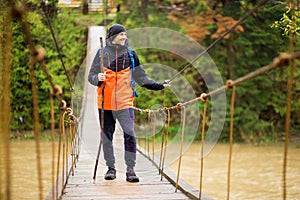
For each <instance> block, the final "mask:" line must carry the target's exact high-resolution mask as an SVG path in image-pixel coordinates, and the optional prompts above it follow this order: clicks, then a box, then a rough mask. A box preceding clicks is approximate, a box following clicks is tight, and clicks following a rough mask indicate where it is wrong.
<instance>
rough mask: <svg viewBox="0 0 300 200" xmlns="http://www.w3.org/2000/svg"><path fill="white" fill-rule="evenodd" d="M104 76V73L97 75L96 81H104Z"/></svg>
mask: <svg viewBox="0 0 300 200" xmlns="http://www.w3.org/2000/svg"><path fill="white" fill-rule="evenodd" d="M105 76H106V73H105V72H104V73H99V74H98V80H99V81H102V82H104V81H105V79H106V77H105Z"/></svg>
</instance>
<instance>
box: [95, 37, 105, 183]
mask: <svg viewBox="0 0 300 200" xmlns="http://www.w3.org/2000/svg"><path fill="white" fill-rule="evenodd" d="M100 61H101V69H100V71H101V72H102V73H104V52H103V40H102V37H100ZM104 87H105V81H103V83H102V92H101V93H102V108H101V124H100V129H101V132H100V144H99V148H98V153H97V158H96V164H95V168H94V176H93V180H94V181H95V180H96V173H97V168H98V162H99V157H100V152H101V146H102V134H103V133H104V132H103V129H104Z"/></svg>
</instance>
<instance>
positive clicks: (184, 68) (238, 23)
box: [169, 0, 268, 81]
mask: <svg viewBox="0 0 300 200" xmlns="http://www.w3.org/2000/svg"><path fill="white" fill-rule="evenodd" d="M267 1H268V0H262V1H260V2H259V3H258V4H257V5H256V6H254V7H253V8H252V10H250V11H249V12H248V13H247V14H246V15H245V16H244V17H242V18H241V19H240V20H238V21H237V22H236V23H235V24H234V25H233V26H231V27H230V28H229V29H228V30H227V31H225V32H224V33H223V34H222V35H220V36H219V38H218V39H216V40H215V41H214V42H213V43H211V44H210V45H209V46H208V47H207V48H206V49H205V50H203V51H202V52H201V53H200V54H199V55H198V56H196V57H195V58H194V59H193V60H192V61H191V62H189V63H188V64H186V65H185V66H184V67H183V68H182V69H181V70H180V71H179V72H177V73H176V74H175V75H174V76H173V77H172V78H170V79H169V80H170V81H172V80H174V79H175V78H176V77H177V76H179V75H180V74H181V73H182V72H183V71H184V70H186V69H187V68H188V67H190V66H191V65H192V64H194V63H195V62H196V61H197V60H198V59H199V58H200V57H201V56H203V55H204V54H205V53H207V52H208V51H209V50H210V49H211V48H213V47H214V46H215V45H216V44H217V43H218V42H220V41H221V40H222V39H223V38H224V37H225V36H226V35H228V34H229V33H231V32H232V31H233V30H234V29H235V28H236V27H237V26H238V25H240V24H242V23H243V22H244V21H245V20H246V19H247V18H248V17H249V16H250V15H251V14H252V13H254V12H255V11H256V10H257V9H258V8H259V7H260V6H261V5H263V4H264V3H266V2H267Z"/></svg>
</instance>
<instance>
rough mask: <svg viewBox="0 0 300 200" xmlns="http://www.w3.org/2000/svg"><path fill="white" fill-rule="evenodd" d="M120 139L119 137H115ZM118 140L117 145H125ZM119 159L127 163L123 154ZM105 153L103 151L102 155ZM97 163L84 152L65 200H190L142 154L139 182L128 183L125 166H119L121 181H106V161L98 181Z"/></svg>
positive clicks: (101, 165)
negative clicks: (161, 175) (94, 179)
mask: <svg viewBox="0 0 300 200" xmlns="http://www.w3.org/2000/svg"><path fill="white" fill-rule="evenodd" d="M115 139H116V138H115ZM121 141H122V140H120V139H118V140H117V141H116V142H115V145H117V143H119V142H121ZM118 152H119V153H118V155H116V159H117V160H119V161H120V160H121V161H123V160H124V159H123V154H122V153H121V151H118ZM101 153H103V152H101ZM94 165H95V160H94V159H93V158H92V157H91V156H90V154H89V152H88V151H86V150H85V149H84V148H83V149H82V150H81V153H80V157H79V161H78V163H77V167H76V169H75V173H74V176H70V177H69V180H68V184H67V185H66V188H65V191H64V195H63V196H62V200H77V199H78V200H79V199H129V198H130V199H190V198H188V197H187V196H185V195H184V194H183V193H182V192H181V191H179V190H178V191H177V192H175V188H174V186H173V185H172V184H171V183H170V182H169V181H167V180H166V179H163V180H162V181H161V180H160V175H159V174H158V170H157V169H156V167H155V166H154V165H153V164H152V163H151V162H150V161H149V160H148V159H147V158H145V157H144V156H143V155H142V154H140V153H138V154H137V165H136V168H135V169H136V174H137V175H138V176H139V178H140V182H138V183H129V182H127V181H126V175H125V170H124V169H125V168H124V167H125V165H124V166H123V165H122V164H121V162H118V163H117V165H116V169H117V178H116V179H115V180H112V181H107V180H104V173H105V172H106V170H107V167H106V166H104V164H103V162H101V163H100V165H99V166H98V171H97V178H96V181H95V182H94V181H93V179H92V177H93V169H94Z"/></svg>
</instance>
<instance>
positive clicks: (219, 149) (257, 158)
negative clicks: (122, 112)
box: [1, 141, 300, 200]
mask: <svg viewBox="0 0 300 200" xmlns="http://www.w3.org/2000/svg"><path fill="white" fill-rule="evenodd" d="M200 147H201V146H200V144H199V143H193V144H192V145H191V146H190V147H189V148H188V150H187V151H186V152H185V153H184V156H183V158H182V161H181V164H182V165H181V171H180V178H182V179H184V180H185V181H186V182H187V183H189V184H190V185H192V186H193V187H194V188H195V189H198V190H199V183H200V178H199V177H200V176H199V174H200ZM177 150H178V149H177ZM228 152H229V146H228V145H227V144H217V145H216V146H215V147H214V148H213V150H212V151H211V152H210V153H209V154H208V155H207V156H206V157H205V159H204V166H203V167H204V168H203V179H202V181H203V188H202V191H203V193H204V194H205V195H207V196H210V197H213V198H215V199H220V200H223V199H226V195H227V168H228V155H229V154H228ZM41 154H42V156H41V158H42V167H43V174H42V177H43V178H42V181H43V193H44V197H46V196H47V194H48V192H49V191H50V189H51V143H50V142H42V144H41ZM11 155H12V158H11V162H12V170H11V174H12V177H11V179H12V185H11V194H12V199H13V200H14V199H16V200H19V199H38V197H39V196H38V191H39V190H38V181H37V170H36V154H35V144H34V141H22V142H12V143H11ZM299 155H300V148H296V147H291V148H289V151H288V164H287V199H290V200H296V199H298V200H300V156H299ZM1 156H2V155H1ZM282 166H283V147H282V146H263V147H257V146H251V145H237V144H236V145H234V146H233V153H232V164H231V181H230V183H231V189H230V199H237V200H241V199H242V200H245V199H260V200H261V199H268V200H269V199H272V200H276V199H282V176H283V175H282V171H283V168H282ZM168 167H169V169H170V170H172V171H173V172H174V173H175V174H176V173H177V162H174V163H172V164H170V166H168Z"/></svg>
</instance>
